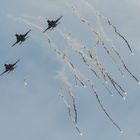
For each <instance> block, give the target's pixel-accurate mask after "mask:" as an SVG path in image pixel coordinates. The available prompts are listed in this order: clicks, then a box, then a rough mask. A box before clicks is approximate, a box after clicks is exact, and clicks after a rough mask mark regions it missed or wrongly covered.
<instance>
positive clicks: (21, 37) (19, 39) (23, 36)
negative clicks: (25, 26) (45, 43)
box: [12, 29, 31, 47]
mask: <svg viewBox="0 0 140 140" xmlns="http://www.w3.org/2000/svg"><path fill="white" fill-rule="evenodd" d="M30 31H31V29H30V30H29V31H28V32H26V33H25V34H15V36H16V39H17V41H16V42H15V43H14V44H13V45H12V47H13V46H15V45H16V44H18V43H19V42H20V43H19V45H20V44H21V43H22V42H24V41H25V40H26V39H27V38H28V36H27V34H28V33H29V32H30ZM26 36H27V37H26Z"/></svg>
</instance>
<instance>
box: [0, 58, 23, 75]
mask: <svg viewBox="0 0 140 140" xmlns="http://www.w3.org/2000/svg"><path fill="white" fill-rule="evenodd" d="M19 61H20V59H18V60H17V61H16V62H15V63H13V64H4V66H5V71H4V72H3V73H1V74H0V76H1V75H3V74H4V73H6V72H8V73H10V72H11V71H12V70H14V69H15V68H16V67H17V66H16V64H17V63H18V62H19Z"/></svg>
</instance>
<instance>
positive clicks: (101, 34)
mask: <svg viewBox="0 0 140 140" xmlns="http://www.w3.org/2000/svg"><path fill="white" fill-rule="evenodd" d="M84 1H85V0H84ZM64 2H65V4H66V6H68V7H69V8H70V9H71V10H72V12H74V13H75V14H76V16H78V17H79V18H80V19H81V21H83V20H82V19H84V18H83V17H82V16H81V14H80V13H79V11H78V10H77V8H76V7H75V6H73V5H71V4H70V3H69V2H68V1H67V0H64ZM85 3H86V4H87V1H85ZM87 5H88V7H90V8H91V7H92V6H90V4H89V3H88V4H87ZM93 9H94V7H93V8H92V10H93ZM93 11H94V12H95V9H94V10H93ZM95 13H96V16H97V21H98V25H99V27H100V29H101V31H102V33H100V37H99V40H100V41H101V43H102V44H103V46H104V44H105V42H104V40H105V41H106V42H107V43H108V45H109V46H110V47H111V48H112V49H113V51H114V52H115V54H116V55H117V56H118V58H119V60H120V63H121V64H122V66H123V67H124V68H125V70H126V71H127V72H128V73H129V74H130V75H131V76H132V78H133V79H134V80H135V81H136V82H137V83H138V84H140V81H139V80H138V78H137V77H136V76H135V75H134V74H133V73H132V72H131V71H130V70H129V69H128V67H127V66H126V64H125V62H124V60H123V58H122V57H121V55H120V54H119V51H118V49H117V48H116V46H115V45H114V43H113V41H112V40H111V39H110V38H109V37H108V36H107V34H106V33H105V31H104V29H103V27H102V26H101V23H100V18H98V17H100V16H101V17H104V16H103V15H101V14H100V13H99V12H98V11H97V10H96V12H95ZM104 19H107V18H105V17H104ZM84 21H86V20H85V19H84ZM109 21H110V20H109ZM84 23H86V25H87V26H88V27H91V26H92V24H90V22H88V21H86V22H84ZM110 23H111V21H110ZM111 25H112V24H111ZM98 34H99V33H98ZM105 50H106V49H105ZM106 51H107V54H108V50H106ZM132 53H133V52H132ZM113 60H114V59H113ZM115 63H116V62H115ZM118 69H119V71H120V68H118Z"/></svg>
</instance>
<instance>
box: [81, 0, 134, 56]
mask: <svg viewBox="0 0 140 140" xmlns="http://www.w3.org/2000/svg"><path fill="white" fill-rule="evenodd" d="M80 2H83V3H84V5H87V7H89V8H90V9H91V10H92V11H93V12H94V14H95V15H96V16H99V17H100V18H102V19H103V20H106V21H107V22H108V24H109V25H110V26H111V27H112V28H113V29H114V31H115V33H116V34H117V35H118V36H119V37H120V38H122V39H123V41H124V42H125V43H126V45H127V47H128V49H129V50H130V52H131V54H133V51H132V49H131V47H130V44H129V43H128V41H127V39H126V38H125V37H124V36H123V35H122V34H120V33H119V32H118V30H117V27H116V26H115V25H114V24H113V23H112V22H111V20H110V19H109V18H107V17H105V16H104V15H103V14H101V13H100V12H99V11H98V10H97V9H96V8H95V7H94V6H93V5H91V4H90V3H89V2H88V1H87V0H80Z"/></svg>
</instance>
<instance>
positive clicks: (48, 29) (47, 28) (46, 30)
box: [43, 26, 51, 33]
mask: <svg viewBox="0 0 140 140" xmlns="http://www.w3.org/2000/svg"><path fill="white" fill-rule="evenodd" d="M50 28H51V27H50V26H49V27H48V28H47V29H45V30H44V31H43V33H45V32H46V31H47V30H49V29H50Z"/></svg>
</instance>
